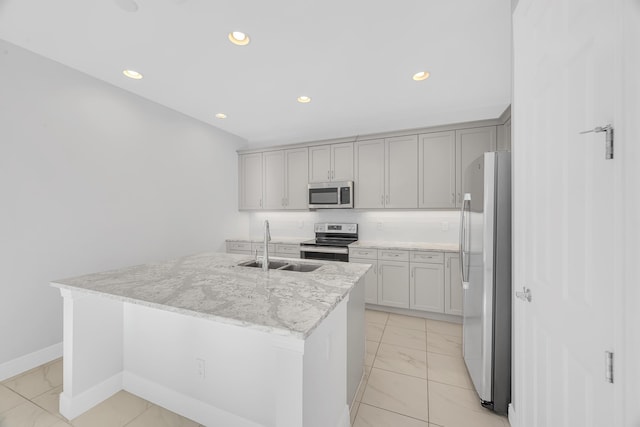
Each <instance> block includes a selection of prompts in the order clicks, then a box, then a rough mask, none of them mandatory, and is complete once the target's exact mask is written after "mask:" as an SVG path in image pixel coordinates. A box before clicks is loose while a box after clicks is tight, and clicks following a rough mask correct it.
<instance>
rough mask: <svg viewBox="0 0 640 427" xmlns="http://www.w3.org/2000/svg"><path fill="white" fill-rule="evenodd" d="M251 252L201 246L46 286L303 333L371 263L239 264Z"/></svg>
mask: <svg viewBox="0 0 640 427" xmlns="http://www.w3.org/2000/svg"><path fill="white" fill-rule="evenodd" d="M252 259H253V258H252V257H251V256H249V255H238V254H223V253H214V252H205V253H199V254H195V255H189V256H185V257H181V258H177V259H173V260H169V261H163V262H155V263H149V264H142V265H137V266H133V267H125V268H121V269H117V270H111V271H105V272H100V273H94V274H87V275H83V276H78V277H72V278H67V279H60V280H55V281H53V282H52V283H51V285H52V286H54V287H57V288H62V289H69V290H72V291H81V292H87V293H91V294H98V295H101V296H104V297H107V298H112V299H116V300H119V301H124V302H130V303H134V304H141V305H146V306H149V307H154V308H158V309H161V310H167V311H172V312H176V313H181V314H185V315H188V316H195V317H201V318H206V319H211V320H215V321H219V322H223V323H228V324H233V325H237V326H242V327H247V328H252V329H256V330H260V331H263V332H268V333H273V334H277V335H282V336H293V337H296V338H301V339H304V338H306V337H307V336H309V334H310V333H311V332H312V331H313V330H314V329H315V328H316V327H317V326H318V325H319V324H320V323H321V322H322V320H323V319H324V318H325V317H327V316H328V315H329V313H330V312H331V311H332V310H333V309H334V308H335V306H336V305H337V304H338V303H339V302H340V301H342V300H343V299H344V298H345V296H347V295H348V293H349V292H350V290H351V288H352V287H353V286H354V285H355V284H356V283H357V282H358V280H359V279H360V278H361V277H362V276H363V275H364V274H365V273H366V272H367V271H368V269H369V268H370V266H368V265H366V264H351V263H344V262H323V261H317V260H312V261H311V260H308V261H306V262H305V261H301V260H291V261H292V262H297V263H313V264H322V267H320V268H319V269H317V270H315V271H313V272H307V273H301V272H294V271H277V270H269V272H266V273H265V272H263V271H262V269H261V268H255V267H240V266H237V264H238V263H240V262H242V261H248V260H252ZM273 260H286V258H276V257H273Z"/></svg>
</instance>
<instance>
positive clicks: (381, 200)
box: [380, 194, 384, 206]
mask: <svg viewBox="0 0 640 427" xmlns="http://www.w3.org/2000/svg"><path fill="white" fill-rule="evenodd" d="M380 204H381V205H382V206H384V194H383V195H382V196H380Z"/></svg>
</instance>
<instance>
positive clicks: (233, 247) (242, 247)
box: [227, 242, 251, 252]
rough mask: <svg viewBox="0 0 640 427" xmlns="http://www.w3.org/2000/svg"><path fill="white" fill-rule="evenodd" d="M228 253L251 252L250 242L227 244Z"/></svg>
mask: <svg viewBox="0 0 640 427" xmlns="http://www.w3.org/2000/svg"><path fill="white" fill-rule="evenodd" d="M227 251H246V252H251V243H250V242H227Z"/></svg>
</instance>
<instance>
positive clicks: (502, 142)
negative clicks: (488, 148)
mask: <svg viewBox="0 0 640 427" xmlns="http://www.w3.org/2000/svg"><path fill="white" fill-rule="evenodd" d="M497 151H511V119H508V120H507V121H506V122H505V123H504V124H503V125H500V126H498V148H497Z"/></svg>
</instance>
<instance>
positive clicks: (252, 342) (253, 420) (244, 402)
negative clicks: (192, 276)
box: [124, 303, 303, 427]
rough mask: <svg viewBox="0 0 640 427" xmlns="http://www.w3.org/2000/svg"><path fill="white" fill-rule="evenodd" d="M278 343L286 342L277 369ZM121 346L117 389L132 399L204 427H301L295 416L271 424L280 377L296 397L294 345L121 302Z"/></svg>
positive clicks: (298, 355) (298, 360) (294, 409)
mask: <svg viewBox="0 0 640 427" xmlns="http://www.w3.org/2000/svg"><path fill="white" fill-rule="evenodd" d="M280 333H283V331H280ZM283 341H284V342H287V341H291V342H292V343H293V344H292V345H290V346H289V347H290V349H288V350H287V351H288V352H289V353H291V357H292V359H291V360H288V361H287V363H284V364H283V363H281V361H280V360H279V359H278V358H279V357H280V356H281V354H280V353H281V351H282V350H281V347H282V342H283ZM298 342H299V343H300V344H296V343H298ZM124 343H125V344H124V370H125V373H124V389H125V390H127V391H130V392H131V393H133V394H136V395H138V396H140V397H142V398H144V399H147V400H149V401H151V402H153V403H155V404H158V405H160V406H163V407H165V408H167V409H169V410H171V411H173V412H176V413H178V414H180V415H183V416H185V417H187V418H190V419H192V420H194V421H197V422H199V423H201V424H204V425H211V426H214V425H220V426H230V427H231V426H233V427H256V426H280V425H283V426H292V427H293V426H296V427H300V426H301V423H300V422H299V420H300V416H297V420H298V422H296V423H295V424H278V423H277V422H276V419H277V413H276V412H277V411H276V408H277V401H278V396H279V388H281V387H282V384H283V381H284V380H285V379H286V378H287V376H286V375H281V374H282V370H284V371H285V373H286V372H288V373H289V374H288V375H289V376H290V377H291V382H292V384H294V389H293V390H292V396H300V395H301V394H302V392H301V391H302V386H301V384H302V368H301V367H302V351H303V346H302V343H303V341H302V340H301V339H297V338H294V337H292V336H284V337H283V336H278V335H277V334H275V333H269V332H261V331H256V330H254V329H251V328H248V327H243V326H236V325H230V324H226V323H221V322H217V321H214V320H209V319H206V318H199V317H193V316H190V315H187V314H180V313H175V312H170V311H165V310H158V309H155V308H151V307H147V306H143V305H138V304H129V303H127V304H126V305H125V336H124ZM296 348H297V349H298V350H296ZM296 384H299V385H297V386H296ZM287 404H288V405H287V406H285V410H286V411H287V412H288V413H293V414H295V413H300V414H301V413H302V408H301V407H300V405H298V404H297V403H296V402H295V401H289V402H287ZM290 418H291V417H290ZM293 418H296V416H295V415H294V416H293Z"/></svg>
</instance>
